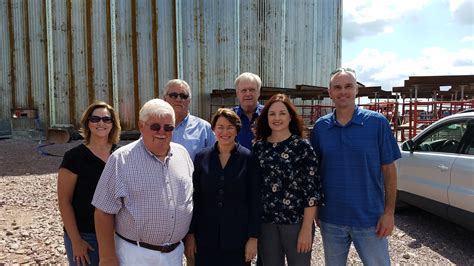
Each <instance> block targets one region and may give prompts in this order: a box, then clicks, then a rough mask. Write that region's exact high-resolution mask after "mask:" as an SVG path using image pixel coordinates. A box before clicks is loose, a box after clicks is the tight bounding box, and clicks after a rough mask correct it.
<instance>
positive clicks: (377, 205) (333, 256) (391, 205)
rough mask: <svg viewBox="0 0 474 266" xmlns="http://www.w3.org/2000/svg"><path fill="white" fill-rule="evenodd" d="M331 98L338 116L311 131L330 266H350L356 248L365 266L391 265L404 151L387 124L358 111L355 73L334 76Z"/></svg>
mask: <svg viewBox="0 0 474 266" xmlns="http://www.w3.org/2000/svg"><path fill="white" fill-rule="evenodd" d="M328 92H329V96H330V97H331V99H332V101H333V102H334V105H335V107H336V110H335V111H334V113H331V114H328V115H326V116H323V117H321V118H319V119H318V121H316V124H315V125H314V128H313V130H312V131H311V144H312V145H313V147H314V149H315V151H316V152H317V154H318V156H319V158H320V175H321V181H322V190H323V193H324V197H325V199H324V205H323V206H321V207H320V208H319V214H318V216H319V217H318V218H319V220H318V219H316V221H317V222H318V225H319V226H320V227H321V235H322V240H323V246H324V254H325V261H326V265H346V262H347V254H348V252H349V247H350V245H351V242H353V243H354V246H355V248H356V250H357V252H358V253H359V256H360V258H361V259H362V262H363V263H364V265H390V256H389V252H388V241H387V236H389V235H390V234H391V233H392V230H393V228H394V211H395V198H396V192H397V172H396V167H395V160H397V159H399V158H400V157H401V155H400V150H399V148H398V145H397V142H396V140H395V138H394V136H393V133H392V131H391V128H390V125H389V122H388V121H387V119H386V118H385V117H384V116H383V115H382V114H380V113H376V112H373V111H369V110H364V109H362V108H360V107H358V106H356V104H355V98H356V95H357V93H358V86H357V82H356V76H355V71H354V70H352V69H349V68H339V69H337V70H335V71H334V72H333V73H332V74H331V79H330V82H329V90H328Z"/></svg>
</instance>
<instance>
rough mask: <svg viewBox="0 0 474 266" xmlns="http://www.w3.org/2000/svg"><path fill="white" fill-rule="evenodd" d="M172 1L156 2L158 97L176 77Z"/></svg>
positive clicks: (175, 47)
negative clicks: (170, 80)
mask: <svg viewBox="0 0 474 266" xmlns="http://www.w3.org/2000/svg"><path fill="white" fill-rule="evenodd" d="M174 3H175V1H174V0H166V1H165V0H163V1H156V10H155V14H156V21H157V25H156V31H157V34H156V38H157V41H156V46H157V47H156V48H157V62H156V68H157V72H158V77H157V82H158V84H157V86H158V90H159V95H158V96H159V97H160V98H163V95H162V90H163V88H164V86H165V84H166V82H167V81H168V80H169V79H173V78H177V77H178V66H177V64H178V61H177V56H178V55H177V44H176V10H175V5H174Z"/></svg>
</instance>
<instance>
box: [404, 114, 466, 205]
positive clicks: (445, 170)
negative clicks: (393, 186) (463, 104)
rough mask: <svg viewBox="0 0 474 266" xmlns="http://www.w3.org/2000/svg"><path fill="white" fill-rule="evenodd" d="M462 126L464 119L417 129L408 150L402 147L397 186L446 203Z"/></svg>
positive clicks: (464, 127)
mask: <svg viewBox="0 0 474 266" xmlns="http://www.w3.org/2000/svg"><path fill="white" fill-rule="evenodd" d="M465 130H466V121H465V120H459V119H456V120H448V121H445V123H443V124H440V125H438V126H436V127H435V128H432V129H430V130H427V131H424V132H422V133H420V134H419V135H418V136H417V137H416V138H415V140H414V142H413V150H412V151H410V150H407V149H404V148H402V151H401V152H402V158H401V159H400V160H399V162H398V166H399V171H398V173H399V177H398V182H399V185H398V189H399V190H401V191H405V192H408V193H411V194H413V195H416V196H420V197H423V198H426V199H430V200H434V201H437V202H440V203H443V204H446V205H448V204H449V200H448V188H449V186H450V181H451V180H450V176H451V170H452V167H453V164H454V162H455V160H456V159H457V158H458V157H459V154H458V150H459V148H460V142H461V139H462V136H463V134H464V132H465ZM434 208H436V206H435V207H434Z"/></svg>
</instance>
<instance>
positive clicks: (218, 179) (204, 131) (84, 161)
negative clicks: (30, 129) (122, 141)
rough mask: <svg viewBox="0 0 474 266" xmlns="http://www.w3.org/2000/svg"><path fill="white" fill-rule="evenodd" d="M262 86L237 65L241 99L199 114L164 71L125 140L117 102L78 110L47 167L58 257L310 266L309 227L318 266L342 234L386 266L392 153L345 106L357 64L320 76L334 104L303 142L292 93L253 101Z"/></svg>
mask: <svg viewBox="0 0 474 266" xmlns="http://www.w3.org/2000/svg"><path fill="white" fill-rule="evenodd" d="M260 88H261V80H260V77H259V76H257V75H255V74H252V73H248V72H247V73H243V74H241V75H240V76H239V77H237V79H236V81H235V89H236V94H237V98H238V100H239V105H238V106H236V107H234V108H233V109H226V108H220V109H219V110H217V112H216V113H215V114H214V115H213V117H212V118H211V123H209V122H207V121H205V120H203V119H201V118H198V117H196V116H193V115H191V114H190V112H189V106H190V103H191V89H190V87H189V85H188V84H187V83H186V82H185V81H183V80H180V79H174V80H170V81H169V82H168V83H167V84H166V86H165V88H164V99H163V100H162V99H153V100H150V101H148V102H146V103H145V104H144V105H143V107H142V108H141V110H140V112H139V121H138V127H139V130H140V133H141V136H140V138H139V139H138V140H136V141H134V142H132V143H130V144H127V145H125V146H123V147H118V146H117V143H118V141H119V135H120V121H119V117H118V114H117V112H116V111H115V110H114V109H113V108H112V107H111V106H110V105H108V104H106V103H104V102H97V103H94V104H92V105H91V106H89V107H88V108H87V110H86V111H85V112H84V114H83V116H82V119H81V128H82V133H83V136H84V143H83V144H81V145H79V146H77V147H75V148H73V149H71V150H70V151H68V152H67V153H66V154H65V155H64V158H63V161H62V163H61V166H60V169H59V174H58V202H59V209H60V212H61V217H62V220H63V224H64V243H65V247H66V253H67V257H68V261H69V264H70V265H89V264H92V265H98V264H99V261H100V264H101V265H182V262H183V254H184V255H185V256H186V260H187V264H188V265H196V266H201V265H206V266H207V265H250V263H251V261H252V260H253V259H254V258H255V257H257V265H270V266H273V265H275V266H280V265H281V266H283V265H285V261H286V262H287V264H288V265H290V266H292V265H310V264H311V251H312V244H313V237H314V234H315V230H316V225H317V226H318V227H319V228H320V232H321V236H322V240H323V241H322V242H323V246H324V255H325V263H326V264H328V265H345V264H346V261H347V255H348V252H349V247H350V244H351V242H353V243H354V246H355V248H356V250H357V251H358V253H359V255H360V257H361V259H362V261H363V263H364V264H367V265H389V264H390V257H389V253H388V241H387V236H389V235H390V234H391V232H392V230H393V227H394V209H395V197H396V168H395V164H394V162H395V160H397V159H398V158H400V151H399V149H398V145H397V143H396V141H395V139H394V137H393V134H392V132H391V129H390V126H389V123H388V121H387V120H386V119H385V117H383V116H382V115H380V114H378V113H375V112H372V111H368V110H364V109H362V108H360V107H358V106H357V105H356V104H355V97H356V95H357V92H358V87H357V81H356V75H355V72H354V71H353V70H352V69H348V68H339V69H337V70H336V71H334V72H333V73H331V77H330V83H329V89H328V92H329V95H330V97H331V99H332V100H333V102H334V105H335V111H334V112H333V113H331V114H329V115H326V116H323V117H321V118H320V119H318V121H317V122H316V123H315V125H314V127H313V129H312V131H311V134H310V140H309V141H308V140H306V139H304V138H303V131H304V128H303V121H302V119H301V116H299V115H298V113H297V111H296V108H295V106H294V105H293V103H292V102H291V100H290V99H289V97H288V96H286V95H284V94H276V95H273V96H272V97H271V98H270V100H268V101H267V102H266V104H265V105H261V104H259V103H258V98H259V96H260Z"/></svg>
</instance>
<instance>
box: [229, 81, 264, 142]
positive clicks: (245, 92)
mask: <svg viewBox="0 0 474 266" xmlns="http://www.w3.org/2000/svg"><path fill="white" fill-rule="evenodd" d="M234 86H235V92H236V94H237V99H238V100H239V105H238V106H235V107H234V108H233V109H232V110H233V111H234V112H235V113H236V114H237V115H238V116H239V117H240V121H241V122H242V128H241V129H240V131H239V134H238V135H237V142H239V143H240V145H242V146H244V147H245V148H247V149H249V150H252V140H253V139H254V138H255V135H254V133H253V131H252V127H253V126H254V123H255V120H257V118H258V116H259V115H260V113H261V112H262V109H263V105H261V104H259V103H258V97H260V88H261V87H262V80H261V79H260V77H259V76H257V75H255V74H253V73H249V72H245V73H242V74H241V75H240V76H238V77H237V78H236V79H235V83H234Z"/></svg>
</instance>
